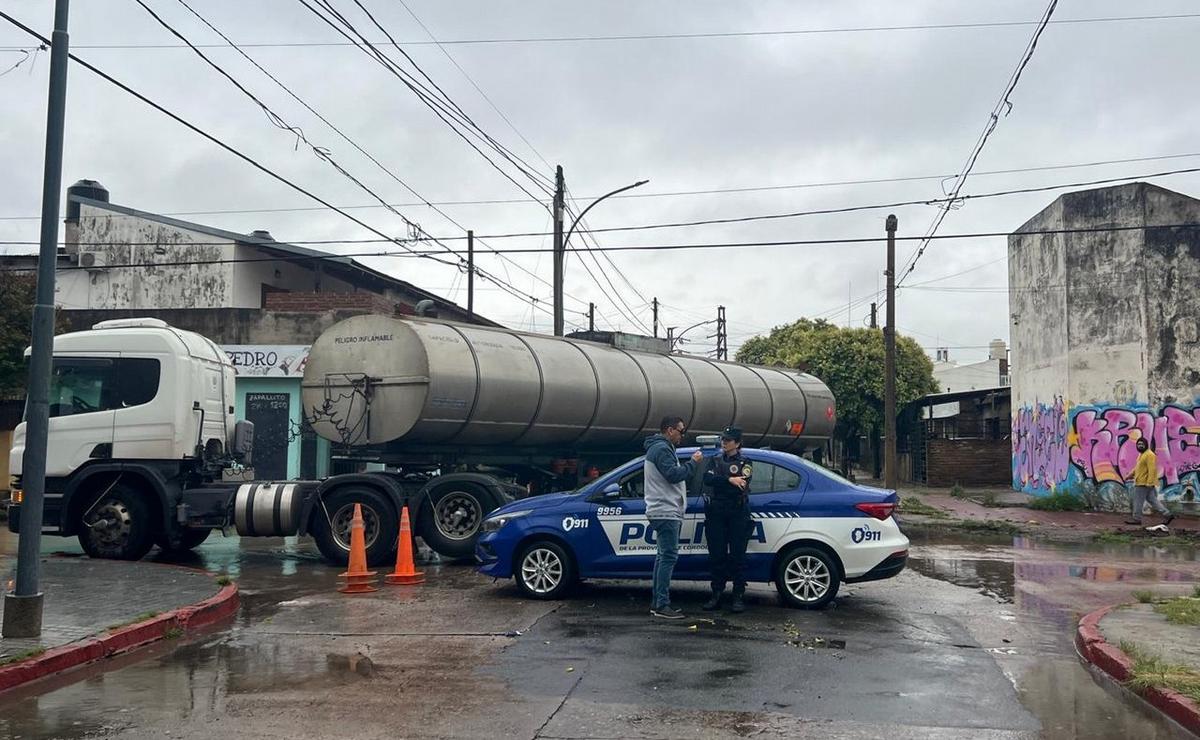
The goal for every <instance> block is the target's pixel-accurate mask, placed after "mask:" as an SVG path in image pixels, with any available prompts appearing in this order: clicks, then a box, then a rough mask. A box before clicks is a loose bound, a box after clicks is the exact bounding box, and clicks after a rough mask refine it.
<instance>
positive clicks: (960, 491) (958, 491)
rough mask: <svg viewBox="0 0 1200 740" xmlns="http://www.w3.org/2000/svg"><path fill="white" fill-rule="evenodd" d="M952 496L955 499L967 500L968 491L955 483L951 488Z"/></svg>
mask: <svg viewBox="0 0 1200 740" xmlns="http://www.w3.org/2000/svg"><path fill="white" fill-rule="evenodd" d="M950 495H951V496H953V497H954V498H966V497H967V491H966V489H965V488H963V487H962V486H961V485H959V484H958V483H955V484H954V485H952V486H950Z"/></svg>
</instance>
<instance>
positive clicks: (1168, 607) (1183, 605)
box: [1154, 596, 1200, 627]
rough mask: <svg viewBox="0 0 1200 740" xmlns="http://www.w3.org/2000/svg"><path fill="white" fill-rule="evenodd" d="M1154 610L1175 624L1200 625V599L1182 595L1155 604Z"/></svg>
mask: <svg viewBox="0 0 1200 740" xmlns="http://www.w3.org/2000/svg"><path fill="white" fill-rule="evenodd" d="M1154 611H1156V612H1158V613H1159V614H1162V615H1164V616H1165V617H1166V618H1167V621H1168V622H1171V623H1173V624H1188V625H1191V626H1193V627H1196V626H1200V599H1192V598H1188V597H1186V596H1181V597H1179V598H1176V599H1167V600H1166V601H1164V602H1162V603H1160V604H1155V605H1154Z"/></svg>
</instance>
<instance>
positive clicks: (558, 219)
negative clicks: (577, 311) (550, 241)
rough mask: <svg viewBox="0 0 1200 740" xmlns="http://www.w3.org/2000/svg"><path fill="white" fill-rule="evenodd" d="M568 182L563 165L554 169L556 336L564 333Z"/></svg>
mask: <svg viewBox="0 0 1200 740" xmlns="http://www.w3.org/2000/svg"><path fill="white" fill-rule="evenodd" d="M565 196H566V183H565V181H564V180H563V171H562V165H561V164H560V165H558V167H557V168H556V169H555V171H554V336H556V337H561V336H562V335H563V259H564V257H566V254H565V251H564V248H563V209H564V208H565V207H566V202H565V201H566V197H565Z"/></svg>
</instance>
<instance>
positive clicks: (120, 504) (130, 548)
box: [79, 485, 158, 560]
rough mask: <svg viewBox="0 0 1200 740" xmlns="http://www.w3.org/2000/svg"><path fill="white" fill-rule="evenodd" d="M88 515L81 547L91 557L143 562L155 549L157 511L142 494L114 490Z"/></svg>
mask: <svg viewBox="0 0 1200 740" xmlns="http://www.w3.org/2000/svg"><path fill="white" fill-rule="evenodd" d="M86 512H87V514H86V516H85V517H84V518H83V522H82V524H81V526H80V528H79V545H80V546H81V547H82V548H83V551H84V552H86V553H87V554H88V555H90V556H91V557H93V558H108V559H110V560H139V559H141V557H142V556H143V555H145V554H146V553H148V552H150V548H151V547H154V540H155V539H156V535H157V531H156V530H157V529H158V527H156V526H155V522H154V516H153V508H152V507H151V506H150V504H149V503H148V502H147V501H146V496H145V494H143V493H142V492H141V491H139V490H137V489H134V488H129V487H127V486H123V485H116V486H113V487H112V488H111V489H110V490H109V491H108V492H107V493H105V494H103V496H102V497H101V499H100V500H99V501H97V502H96V504H95V505H94V506H91V507H89V508H88V509H87V510H86Z"/></svg>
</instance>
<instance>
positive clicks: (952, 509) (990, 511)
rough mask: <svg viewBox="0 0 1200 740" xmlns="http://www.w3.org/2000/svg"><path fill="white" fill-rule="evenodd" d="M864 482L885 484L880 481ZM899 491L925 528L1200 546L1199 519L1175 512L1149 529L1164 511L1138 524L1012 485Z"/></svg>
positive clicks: (908, 513)
mask: <svg viewBox="0 0 1200 740" xmlns="http://www.w3.org/2000/svg"><path fill="white" fill-rule="evenodd" d="M861 482H862V483H863V484H864V485H882V483H881V482H880V481H870V480H863V481H861ZM897 492H898V493H899V494H900V497H901V507H900V520H901V522H902V523H903V524H904V525H905V527H906V528H908V526H910V525H915V526H916V528H917V529H927V530H943V529H945V530H955V529H959V530H963V529H965V530H978V531H995V532H999V533H1009V534H1027V535H1035V536H1041V537H1044V538H1047V539H1052V540H1063V541H1071V542H1078V541H1081V540H1091V539H1095V537H1096V536H1097V535H1103V536H1104V537H1106V538H1109V539H1110V540H1112V541H1124V540H1128V541H1130V542H1141V541H1147V542H1149V541H1156V542H1159V543H1160V544H1175V545H1195V546H1198V547H1200V519H1195V518H1192V517H1185V516H1180V517H1177V518H1176V519H1175V520H1174V521H1173V522H1171V526H1170V531H1169V532H1168V533H1160V532H1148V531H1146V529H1145V528H1146V527H1149V526H1151V525H1155V524H1158V523H1159V522H1161V521H1162V517H1160V516H1158V515H1157V514H1146V515H1145V516H1143V525H1142V526H1141V527H1138V526H1134V525H1131V524H1126V523H1125V520H1126V519H1128V518H1129V515H1128V513H1120V514H1118V513H1111V512H1096V511H1038V510H1036V509H1031V508H1028V506H1026V505H1024V504H1026V503H1027V502H1028V501H1029V500H1030V499H1029V497H1028V496H1026V495H1025V494H1023V493H1020V492H1017V491H1013V490H1011V489H1003V488H995V489H969V490H968V491H967V492H966V496H965V497H956V496H951V495H950V489H939V488H924V487H901V488H899V489H898V491H897ZM985 498H990V499H991V501H992V502H993V505H991V506H984V505H983V504H982V503H980V500H984V499H985ZM927 507H928V508H927Z"/></svg>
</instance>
